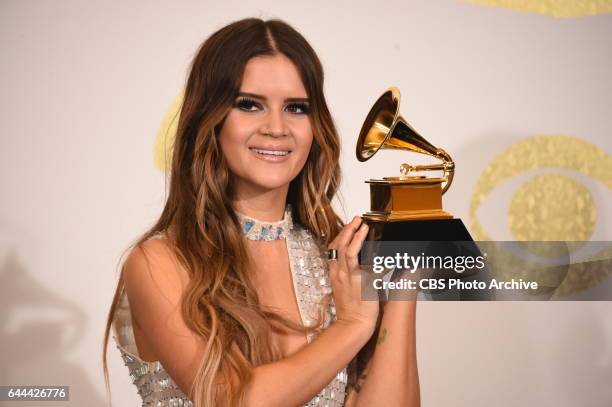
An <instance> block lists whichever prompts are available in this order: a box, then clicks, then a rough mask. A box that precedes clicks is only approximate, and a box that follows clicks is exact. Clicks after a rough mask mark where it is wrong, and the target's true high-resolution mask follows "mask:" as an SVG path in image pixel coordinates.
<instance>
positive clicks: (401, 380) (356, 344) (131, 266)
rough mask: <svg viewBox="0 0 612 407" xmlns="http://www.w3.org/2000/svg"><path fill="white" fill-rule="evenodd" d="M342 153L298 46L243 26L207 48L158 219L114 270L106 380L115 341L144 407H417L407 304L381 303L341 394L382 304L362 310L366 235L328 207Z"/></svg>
mask: <svg viewBox="0 0 612 407" xmlns="http://www.w3.org/2000/svg"><path fill="white" fill-rule="evenodd" d="M339 150H340V146H339V139H338V136H337V133H336V129H335V126H334V124H333V121H332V118H331V116H330V113H329V110H328V108H327V105H326V102H325V98H324V96H323V70H322V67H321V64H320V62H319V59H318V57H317V56H316V54H315V52H314V51H313V49H312V48H311V47H310V45H309V44H308V43H307V41H306V40H305V39H304V38H303V37H302V36H301V35H300V34H299V33H298V32H296V31H295V30H294V29H293V28H291V27H290V26H289V25H287V24H286V23H284V22H282V21H279V20H270V21H262V20H259V19H245V20H241V21H237V22H235V23H232V24H230V25H228V26H226V27H224V28H222V29H220V30H219V31H217V32H216V33H214V34H213V35H212V36H211V37H210V38H208V39H207V40H206V41H205V42H204V43H203V44H202V46H201V48H200V49H199V51H198V53H197V55H196V56H195V58H194V61H193V63H192V66H191V70H190V74H189V77H188V80H187V86H186V91H185V96H184V102H183V106H182V108H181V112H180V118H179V123H178V130H177V135H176V139H175V144H174V148H173V157H172V167H171V173H170V190H169V195H168V199H167V202H166V205H165V207H164V210H163V213H162V215H161V217H160V219H159V220H158V221H157V223H156V224H155V225H154V226H153V227H152V228H151V229H150V230H149V231H148V232H146V233H145V234H144V235H143V236H142V237H141V238H140V239H138V241H137V242H136V243H135V244H134V245H133V250H132V251H131V252H130V254H129V256H128V257H127V259H126V261H125V263H124V265H123V267H122V272H121V276H120V279H119V284H118V287H117V290H116V293H115V297H114V299H113V303H112V306H111V309H110V313H109V318H108V322H107V327H106V333H105V338H104V350H105V351H104V355H103V363H104V369H105V378H107V376H108V374H107V369H106V355H105V352H106V347H107V343H108V337H109V334H110V331H111V329H112V330H113V332H114V335H113V337H114V339H115V341H116V342H117V347H118V348H119V350H120V351H121V354H122V356H123V359H124V362H125V363H126V365H127V366H128V368H129V370H130V375H131V377H132V379H133V381H134V383H135V384H136V386H137V387H138V390H139V393H140V395H141V397H142V398H143V405H149V403H150V405H170V406H173V405H177V406H180V405H192V403H193V404H194V405H197V406H201V407H212V406H236V405H245V406H283V407H285V406H301V405H308V406H315V405H329V406H343V405H344V406H377V405H381V406H405V405H417V404H418V403H419V391H418V377H417V370H416V356H415V349H414V348H415V344H414V314H415V303H414V302H397V303H391V302H390V303H388V304H386V306H385V307H386V309H385V312H384V314H383V316H382V320H381V321H380V328H381V330H382V331H381V332H383V333H384V336H382V335H381V337H380V338H379V339H378V340H377V342H379V343H378V344H377V345H376V350H375V351H374V354H373V356H372V358H371V359H370V362H369V365H368V367H367V376H365V375H364V376H363V377H361V378H359V380H358V381H357V378H354V377H351V381H350V382H351V383H352V385H349V386H347V373H348V370H347V367H348V365H349V362H350V361H351V360H352V359H353V358H354V357H355V355H356V354H357V353H358V351H359V350H360V349H361V348H362V347H364V345H365V344H366V343H367V342H368V341H369V340H370V338H372V337H373V335H374V332H375V329H376V326H377V320H378V319H379V304H378V302H376V301H361V294H360V290H361V287H360V271H359V266H358V263H357V253H358V251H359V248H360V247H361V244H362V242H363V240H364V239H365V237H366V235H367V232H368V228H367V225H365V223H363V224H362V222H361V219H360V218H359V217H355V218H354V219H353V221H352V222H350V223H349V224H348V225H346V226H344V227H342V222H341V221H340V219H339V217H338V216H337V215H336V214H335V213H334V211H333V209H332V207H331V200H332V199H333V197H334V195H335V193H336V190H337V188H338V185H339V180H340V172H339V171H340V170H339V165H338V158H339ZM325 246H327V247H328V248H330V249H333V250H330V253H333V254H335V255H337V259H334V258H332V259H330V260H329V262H328V258H327V253H328V251H327V250H326V248H325ZM392 325H395V326H396V327H398V326H402V327H405V326H407V325H408V326H410V327H412V328H411V329H407V330H406V329H404V330H395V331H394V328H393V326H392ZM370 342H372V341H370ZM107 380H108V379H107ZM359 390H360V391H359ZM390 390H392V391H390ZM241 403H242V404H241ZM408 403H412V404H408Z"/></svg>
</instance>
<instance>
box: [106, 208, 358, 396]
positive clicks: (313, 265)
mask: <svg viewBox="0 0 612 407" xmlns="http://www.w3.org/2000/svg"><path fill="white" fill-rule="evenodd" d="M289 220H290V218H289ZM285 232H286V236H283V237H285V240H286V242H287V250H288V253H289V260H290V269H291V277H292V281H293V288H294V293H295V296H296V299H297V303H298V308H299V311H300V316H301V318H302V322H303V324H304V326H311V324H313V322H314V321H316V318H317V315H318V313H319V312H320V307H321V300H322V299H323V297H324V296H325V295H326V294H330V293H331V285H330V283H329V276H328V270H327V262H326V261H325V258H324V257H323V251H322V250H321V248H320V247H319V246H318V245H317V243H316V242H315V240H314V239H313V237H312V235H311V233H310V232H308V231H307V230H305V229H304V228H302V227H300V226H299V225H297V224H295V225H294V224H290V227H289V228H288V229H285ZM279 233H280V232H279ZM335 320H336V310H335V307H334V302H333V298H332V299H331V301H330V302H329V305H328V306H327V308H326V309H325V321H324V324H323V329H325V328H327V327H328V326H329V325H330V324H331V323H333V322H334V321H335ZM316 336H317V334H316V333H310V334H307V335H306V339H307V341H308V343H310V342H311V341H312V340H314V339H315V338H316ZM113 338H114V340H115V342H116V346H117V348H118V349H119V351H120V353H121V357H122V358H123V361H124V364H125V365H126V366H127V368H128V370H129V374H130V378H131V379H132V383H133V384H134V385H135V386H136V388H137V391H138V393H139V394H140V396H141V398H142V406H143V407H152V406H155V407H192V406H193V403H192V401H191V400H189V399H188V398H187V396H186V395H185V394H184V393H183V392H182V391H181V389H180V388H179V387H178V386H177V385H176V384H175V383H174V381H173V380H172V378H171V377H170V376H169V375H168V373H167V372H166V371H165V369H164V367H163V366H162V364H161V363H160V362H159V361H155V362H147V361H143V360H142V359H140V357H139V356H138V350H137V348H136V342H135V339H134V333H133V329H132V319H131V314H130V306H129V301H128V298H127V295H126V294H125V291H124V293H123V294H122V297H121V300H120V303H119V305H118V308H117V311H116V314H115V317H114V320H113ZM347 379H348V374H347V367H346V366H345V367H344V368H343V369H342V370H341V371H339V372H338V373H337V375H336V376H335V377H334V378H333V380H332V381H331V382H330V383H329V384H328V385H327V386H326V387H325V388H324V389H323V390H321V391H320V392H319V394H317V395H316V396H315V397H314V398H313V399H312V400H310V401H309V402H308V403H307V404H306V405H305V406H304V407H315V406H325V407H340V406H343V405H344V398H345V390H346V383H347Z"/></svg>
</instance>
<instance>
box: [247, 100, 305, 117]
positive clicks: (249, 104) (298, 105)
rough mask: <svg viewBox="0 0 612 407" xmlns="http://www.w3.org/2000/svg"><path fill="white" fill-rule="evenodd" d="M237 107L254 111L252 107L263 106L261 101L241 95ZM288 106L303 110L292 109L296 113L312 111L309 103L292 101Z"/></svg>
mask: <svg viewBox="0 0 612 407" xmlns="http://www.w3.org/2000/svg"><path fill="white" fill-rule="evenodd" d="M236 107H237V108H239V109H240V110H243V111H245V112H253V111H254V110H251V108H252V107H257V108H261V104H259V102H257V101H256V100H254V99H251V98H249V97H240V98H238V99H237V100H236ZM287 108H288V109H299V110H301V111H300V112H295V111H291V110H290V112H291V113H294V114H308V113H309V112H310V106H309V105H308V103H291V104H289V105H287Z"/></svg>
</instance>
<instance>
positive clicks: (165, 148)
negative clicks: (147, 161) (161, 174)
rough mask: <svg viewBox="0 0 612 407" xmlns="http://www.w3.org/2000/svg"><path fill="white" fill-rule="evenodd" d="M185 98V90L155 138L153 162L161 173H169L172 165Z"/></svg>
mask: <svg viewBox="0 0 612 407" xmlns="http://www.w3.org/2000/svg"><path fill="white" fill-rule="evenodd" d="M183 97H184V90H182V91H181V92H179V93H178V95H176V97H175V98H174V100H173V101H172V104H171V105H170V107H169V108H168V109H167V110H166V114H165V115H164V118H163V119H162V122H161V124H160V126H159V130H158V131H157V136H156V137H155V146H154V147H153V162H154V163H155V168H157V169H158V170H160V171H168V170H169V169H170V163H172V148H173V147H174V138H175V136H176V130H177V126H178V118H179V113H180V111H181V106H182V105H183Z"/></svg>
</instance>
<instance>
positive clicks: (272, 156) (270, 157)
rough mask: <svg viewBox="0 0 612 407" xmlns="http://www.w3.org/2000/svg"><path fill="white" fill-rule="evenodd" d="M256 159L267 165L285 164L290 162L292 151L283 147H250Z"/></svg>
mask: <svg viewBox="0 0 612 407" xmlns="http://www.w3.org/2000/svg"><path fill="white" fill-rule="evenodd" d="M249 151H251V153H253V155H254V156H255V158H257V159H258V160H261V161H264V162H267V163H283V162H285V161H287V160H289V157H290V156H291V149H289V148H286V147H281V146H256V147H249Z"/></svg>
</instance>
